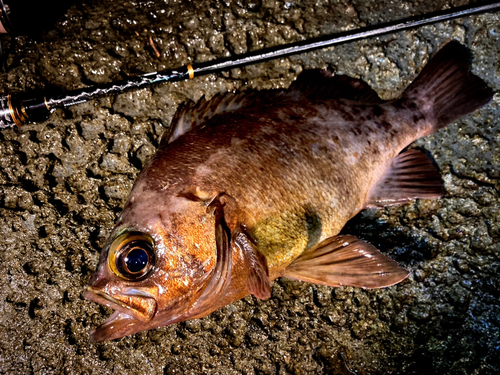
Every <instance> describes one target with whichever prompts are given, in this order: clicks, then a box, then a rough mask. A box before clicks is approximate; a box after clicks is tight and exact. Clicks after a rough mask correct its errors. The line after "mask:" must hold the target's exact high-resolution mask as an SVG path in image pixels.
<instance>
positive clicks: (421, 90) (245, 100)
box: [84, 41, 493, 341]
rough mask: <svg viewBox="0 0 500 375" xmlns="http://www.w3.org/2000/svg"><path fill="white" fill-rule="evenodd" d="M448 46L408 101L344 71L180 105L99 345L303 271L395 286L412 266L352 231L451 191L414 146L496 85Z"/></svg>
mask: <svg viewBox="0 0 500 375" xmlns="http://www.w3.org/2000/svg"><path fill="white" fill-rule="evenodd" d="M470 59H471V56H470V54H469V52H468V50H467V49H466V48H465V47H464V46H462V45H461V44H459V43H458V42H455V41H453V42H450V43H448V44H447V45H446V46H445V47H443V48H442V49H441V50H440V51H439V52H438V53H437V54H436V56H435V57H434V58H433V59H432V60H431V61H430V62H429V63H428V64H427V66H426V67H425V68H424V69H423V70H422V72H421V74H420V75H419V76H418V77H417V79H416V80H415V81H414V82H413V83H412V84H411V85H410V86H409V87H408V88H407V89H406V91H405V92H404V93H403V95H402V97H401V98H400V99H397V100H393V101H389V102H384V101H382V100H381V99H380V98H379V97H378V96H377V94H376V93H375V92H374V91H373V90H372V89H371V88H370V87H369V86H368V85H367V84H366V83H364V82H363V81H361V80H358V79H353V78H349V77H346V76H340V75H334V74H333V72H332V71H330V70H313V71H304V72H303V73H302V74H300V75H299V77H298V78H297V80H296V81H295V82H294V83H293V84H292V85H291V86H290V88H289V89H287V90H270V91H264V92H252V93H240V94H233V93H229V94H226V95H218V96H215V97H214V98H213V99H211V100H209V101H207V100H205V99H202V100H201V101H199V102H198V103H197V104H194V103H189V104H186V105H184V106H182V107H181V108H180V109H179V110H178V112H177V114H176V115H175V117H174V119H173V122H172V126H171V131H170V132H169V133H168V134H166V135H165V136H164V138H163V140H162V142H161V144H160V147H159V149H158V152H157V153H156V154H155V155H154V156H153V158H152V159H151V160H150V161H149V162H148V163H147V165H146V166H145V167H144V170H143V171H142V172H141V173H140V175H139V177H138V179H137V181H136V182H135V184H134V187H133V189H132V191H131V193H130V197H129V200H128V203H127V204H126V206H125V208H124V210H123V213H122V215H121V217H120V218H119V219H118V222H117V224H116V227H115V229H114V230H113V232H112V234H111V236H110V238H109V240H108V242H107V244H106V246H105V248H104V249H103V251H102V253H101V256H100V263H99V266H98V269H97V271H96V272H95V273H94V274H93V275H92V277H91V280H90V285H89V286H88V287H87V290H86V292H85V294H84V296H85V298H87V299H88V300H91V301H94V302H97V303H100V304H103V305H105V306H108V307H110V308H112V309H114V310H116V311H115V312H114V313H113V314H112V315H111V317H110V318H109V319H107V320H106V322H105V323H104V324H103V325H102V326H101V327H99V328H97V329H96V330H95V331H94V332H93V334H92V337H93V339H94V340H96V341H101V340H112V339H116V338H120V337H123V336H126V335H130V334H133V333H136V332H140V331H145V330H149V329H153V328H157V327H160V326H165V325H168V324H172V323H176V322H180V321H184V320H187V319H195V318H200V317H203V316H206V315H208V314H209V313H211V312H212V311H214V310H216V309H218V308H220V307H222V306H225V305H228V304H230V303H231V302H233V301H236V300H238V299H241V298H243V297H245V296H246V295H248V294H252V295H254V296H255V297H257V298H260V299H265V298H269V297H270V295H271V282H272V281H273V280H274V279H276V278H278V277H282V276H285V277H289V278H293V279H298V280H302V281H307V282H311V283H316V284H324V285H329V286H333V287H336V286H342V285H350V286H355V287H362V288H381V287H386V286H390V285H393V284H396V283H398V282H400V281H401V280H403V279H405V278H406V277H407V276H408V274H409V272H408V271H407V270H404V269H403V268H401V267H400V266H399V265H398V264H397V263H396V262H395V261H394V260H392V259H390V258H389V257H387V256H385V255H383V254H382V253H381V252H380V251H379V250H377V249H376V248H375V247H374V246H372V245H370V244H368V243H366V242H363V241H361V240H359V239H357V238H356V237H354V236H352V235H339V232H340V231H341V229H342V227H343V226H344V225H345V223H346V222H347V221H348V220H349V219H351V218H352V217H353V216H354V215H356V214H357V213H358V212H360V211H361V210H363V209H365V208H369V207H383V206H386V205H391V204H398V203H404V202H407V201H409V200H411V199H415V198H425V199H430V198H437V197H440V196H442V195H443V194H444V189H443V184H442V182H441V179H440V176H439V173H438V170H437V169H436V167H435V166H434V164H433V163H432V161H431V160H429V159H428V157H427V156H426V155H425V154H424V153H423V152H421V151H418V150H415V149H409V150H407V151H404V150H405V148H406V147H407V146H408V145H409V144H411V143H412V142H413V141H415V140H416V139H418V138H420V137H424V136H426V135H428V134H431V133H433V132H435V131H437V130H438V129H440V128H442V127H444V126H446V125H447V124H449V123H450V122H452V121H454V120H456V119H457V118H459V117H461V116H463V115H466V114H468V113H471V112H473V111H475V110H476V109H478V108H480V107H481V106H483V105H485V104H486V103H488V102H489V101H490V100H491V99H492V95H493V93H492V90H491V89H490V88H488V86H487V85H486V84H485V83H484V82H483V81H482V80H481V79H480V78H478V77H476V76H474V75H473V74H471V73H470Z"/></svg>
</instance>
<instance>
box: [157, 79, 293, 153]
mask: <svg viewBox="0 0 500 375" xmlns="http://www.w3.org/2000/svg"><path fill="white" fill-rule="evenodd" d="M286 93H287V90H281V89H280V90H266V91H250V92H249V91H243V92H240V93H237V94H235V93H232V92H230V93H220V94H217V95H215V96H214V97H213V98H212V99H210V100H206V99H205V97H202V98H201V99H200V100H199V101H198V102H197V103H195V102H193V101H188V102H185V103H183V104H181V106H180V107H179V109H178V110H177V112H176V113H175V115H174V118H173V119H172V124H171V126H170V132H169V133H168V134H165V135H164V137H163V139H162V141H161V144H160V149H161V148H165V147H166V146H167V145H168V144H169V143H172V142H173V141H175V140H176V139H177V138H179V137H180V136H181V135H183V134H184V133H186V132H188V131H190V130H191V129H194V128H196V127H198V126H201V125H203V124H204V123H205V122H206V121H208V120H210V119H211V118H213V117H215V116H219V115H223V114H226V113H231V112H235V111H238V110H240V109H243V108H247V107H250V106H256V105H259V106H261V105H266V104H270V103H271V102H272V103H276V101H277V100H280V99H281V98H284V97H285V94H286Z"/></svg>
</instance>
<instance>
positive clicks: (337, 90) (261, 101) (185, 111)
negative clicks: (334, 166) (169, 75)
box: [160, 69, 381, 149]
mask: <svg viewBox="0 0 500 375" xmlns="http://www.w3.org/2000/svg"><path fill="white" fill-rule="evenodd" d="M294 93H302V94H303V95H304V96H306V97H310V98H319V99H337V98H342V99H349V100H355V101H358V102H363V103H366V104H370V103H373V104H374V103H380V102H381V99H380V98H379V97H378V95H377V93H376V92H375V91H373V90H372V89H371V88H370V86H368V84H366V83H365V82H364V81H362V80H360V79H356V78H351V77H347V76H343V75H335V74H334V72H333V70H331V69H323V70H305V71H303V72H302V73H300V75H299V76H298V77H297V80H296V81H295V82H294V83H292V85H291V86H290V88H289V89H288V90H284V89H277V90H266V91H250V92H249V91H243V92H240V93H238V94H235V93H227V94H217V95H215V96H214V97H213V98H212V99H210V100H206V99H205V97H202V98H201V99H200V100H199V101H198V102H197V103H194V102H193V101H188V102H185V103H183V104H181V106H180V107H179V109H178V110H177V112H176V113H175V115H174V118H173V119H172V124H171V126H170V131H169V132H168V133H167V134H165V135H164V137H163V139H162V141H161V143H160V149H163V148H165V147H166V146H167V145H168V144H169V143H172V142H173V141H175V140H176V139H177V138H179V137H180V136H181V135H183V134H184V133H187V132H188V131H190V130H191V129H194V128H196V127H198V126H201V125H203V124H204V123H205V122H206V121H208V120H210V119H211V118H213V117H215V116H219V115H223V114H226V113H231V112H235V111H238V110H241V109H244V108H248V107H251V106H264V105H276V104H278V103H279V102H280V101H283V100H291V101H299V100H301V98H303V96H302V95H294Z"/></svg>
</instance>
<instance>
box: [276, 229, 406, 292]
mask: <svg viewBox="0 0 500 375" xmlns="http://www.w3.org/2000/svg"><path fill="white" fill-rule="evenodd" d="M408 275H409V272H408V271H406V270H404V269H403V268H401V267H400V266H399V265H398V264H397V263H396V261H394V260H393V259H391V258H389V257H388V256H386V255H384V254H382V253H381V252H380V251H379V250H377V249H376V248H375V247H374V246H373V245H370V244H369V243H367V242H363V241H361V240H359V239H358V238H356V237H354V236H351V235H342V236H336V237H330V238H327V239H326V240H324V241H323V242H321V243H320V244H318V245H317V246H315V247H314V248H311V249H309V250H306V251H305V252H304V253H303V254H302V255H300V256H299V257H298V258H297V259H295V261H294V262H293V263H292V264H290V265H289V266H288V267H287V268H286V269H285V271H284V273H283V276H286V277H290V278H292V279H298V280H301V281H306V282H309V283H315V284H322V285H329V286H337V287H338V286H355V287H360V288H369V289H373V288H384V287H386V286H391V285H394V284H397V283H399V282H400V281H402V280H404V279H406V278H407V277H408Z"/></svg>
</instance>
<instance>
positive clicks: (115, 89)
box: [0, 1, 500, 129]
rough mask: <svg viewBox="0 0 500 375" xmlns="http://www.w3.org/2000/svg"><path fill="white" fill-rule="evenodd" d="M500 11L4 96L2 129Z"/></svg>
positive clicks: (485, 8)
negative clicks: (115, 97)
mask: <svg viewBox="0 0 500 375" xmlns="http://www.w3.org/2000/svg"><path fill="white" fill-rule="evenodd" d="M499 9H500V1H498V2H492V3H488V4H483V5H478V6H466V7H461V8H456V9H453V10H446V11H442V12H438V13H432V14H425V15H421V16H417V17H412V18H409V19H405V20H399V21H394V22H390V23H386V24H382V25H376V26H370V27H365V28H362V29H358V30H353V31H346V32H342V33H338V34H335V35H328V36H323V37H319V38H314V39H310V40H304V41H300V42H296V43H291V44H287V45H284V46H278V47H274V48H268V49H263V50H259V51H254V52H250V53H247V54H242V55H237V56H234V57H229V58H224V59H219V60H215V61H209V62H205V63H201V64H196V65H191V64H188V65H186V66H184V67H180V68H177V69H172V70H166V71H162V72H153V73H147V74H143V75H139V76H135V77H131V78H127V79H124V80H121V81H117V82H111V83H107V84H103V85H96V86H90V87H86V88H83V89H78V90H74V91H69V92H66V93H63V94H56V95H48V94H45V95H44V94H35V95H32V96H29V95H10V94H9V95H3V96H0V129H6V128H11V127H14V126H22V125H23V124H26V123H30V122H37V121H45V120H46V119H47V118H48V117H49V115H50V113H51V112H53V111H54V110H56V109H57V108H65V107H69V106H72V105H75V104H79V103H83V102H86V101H89V100H91V99H94V98H98V97H102V96H105V95H110V94H115V93H122V92H124V91H128V90H133V89H141V88H145V87H149V86H151V85H154V84H158V83H163V82H178V81H183V80H187V79H193V78H194V77H198V76H204V75H208V74H212V73H218V72H221V71H224V70H227V69H234V68H238V67H242V66H246V65H250V64H256V63H260V62H264V61H268V60H271V59H276V58H280V57H285V56H290V55H294V54H298V53H303V52H309V51H312V50H316V49H320V48H325V47H330V46H333V45H336V44H340V43H346V42H351V41H354V40H359V39H363V38H368V37H374V36H379V35H383V34H388V33H393V32H397V31H402V30H407V29H410V28H415V27H418V26H424V25H429V24H432V23H436V22H443V21H448V20H451V19H454V18H459V17H465V16H469V15H472V14H478V13H484V12H489V11H494V10H499Z"/></svg>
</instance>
